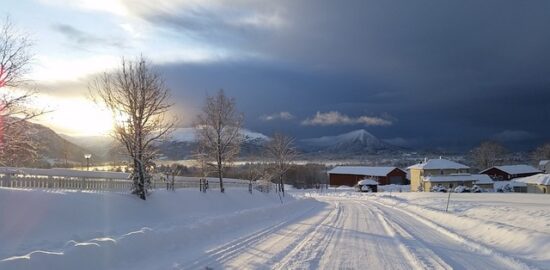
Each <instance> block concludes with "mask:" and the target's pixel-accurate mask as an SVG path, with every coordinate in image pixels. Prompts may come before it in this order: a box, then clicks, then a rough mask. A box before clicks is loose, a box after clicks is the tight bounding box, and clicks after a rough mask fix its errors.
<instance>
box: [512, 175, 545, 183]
mask: <svg viewBox="0 0 550 270" xmlns="http://www.w3.org/2000/svg"><path fill="white" fill-rule="evenodd" d="M512 181H515V182H520V183H525V184H538V185H545V186H550V174H535V175H531V176H527V177H521V178H516V179H514V180H512Z"/></svg>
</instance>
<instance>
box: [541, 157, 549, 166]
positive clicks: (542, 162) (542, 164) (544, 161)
mask: <svg viewBox="0 0 550 270" xmlns="http://www.w3.org/2000/svg"><path fill="white" fill-rule="evenodd" d="M547 164H550V160H549V159H545V160H541V161H540V162H539V166H541V167H544V166H546V165H547Z"/></svg>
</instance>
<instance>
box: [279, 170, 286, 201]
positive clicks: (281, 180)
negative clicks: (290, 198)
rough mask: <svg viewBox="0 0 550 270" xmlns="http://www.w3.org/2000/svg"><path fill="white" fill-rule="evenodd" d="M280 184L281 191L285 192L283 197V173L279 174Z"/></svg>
mask: <svg viewBox="0 0 550 270" xmlns="http://www.w3.org/2000/svg"><path fill="white" fill-rule="evenodd" d="M279 185H280V186H281V192H282V193H283V197H284V196H285V185H284V183H283V175H280V176H279Z"/></svg>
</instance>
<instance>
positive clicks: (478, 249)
mask: <svg viewBox="0 0 550 270" xmlns="http://www.w3.org/2000/svg"><path fill="white" fill-rule="evenodd" d="M370 202H372V203H373V204H377V205H379V206H381V207H378V209H379V210H380V211H382V212H383V213H384V216H385V217H388V218H390V219H392V221H394V222H395V223H396V224H397V223H400V221H398V220H397V219H396V217H392V214H390V213H388V211H387V210H383V208H386V209H393V210H394V211H397V212H400V213H403V214H405V215H407V216H409V217H411V218H412V219H413V220H415V221H417V222H420V223H422V224H424V225H426V226H427V227H428V228H430V229H433V230H434V231H435V232H438V233H440V234H442V235H445V236H446V237H447V238H449V239H451V240H453V241H454V242H455V243H456V244H457V245H459V246H464V247H466V248H467V249H469V250H470V251H473V252H475V253H477V254H481V255H485V256H488V257H492V258H493V259H494V260H495V261H499V262H503V263H505V264H506V267H508V268H512V269H538V268H536V267H533V266H531V265H528V264H527V263H525V262H523V261H521V260H519V259H517V258H514V257H512V256H509V255H505V254H502V253H500V252H498V251H496V250H494V249H492V248H489V247H487V246H485V245H483V244H481V243H478V242H476V241H474V240H471V239H469V238H467V237H464V236H462V235H459V234H457V233H455V232H452V231H450V230H449V229H447V228H445V227H443V226H441V225H439V224H437V223H435V222H433V221H430V220H428V219H427V218H424V217H422V216H420V215H418V214H415V213H412V212H410V211H407V210H404V209H400V208H397V207H395V206H392V205H386V204H384V203H382V202H379V201H375V200H371V201H370ZM417 239H418V240H420V239H421V238H417ZM420 241H422V240H420ZM424 244H426V242H424ZM432 250H433V249H432ZM433 251H434V252H436V253H437V250H433ZM464 259H465V260H467V259H468V258H464ZM501 269H502V268H501Z"/></svg>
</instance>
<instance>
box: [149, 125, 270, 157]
mask: <svg viewBox="0 0 550 270" xmlns="http://www.w3.org/2000/svg"><path fill="white" fill-rule="evenodd" d="M241 133H242V135H243V136H244V137H245V141H244V143H243V144H242V145H241V154H240V155H241V156H242V157H247V156H257V155H260V154H261V151H262V145H263V144H264V143H265V142H266V141H268V140H269V137H268V136H266V135H264V134H262V133H259V132H254V131H250V130H247V129H243V130H242V131H241ZM196 147H197V142H196V140H195V131H194V129H193V128H177V129H175V130H174V131H173V132H172V134H171V138H169V139H168V140H167V141H165V142H162V143H160V144H159V145H158V148H159V152H160V153H161V154H162V155H163V156H164V157H165V158H167V159H170V160H181V159H190V158H192V156H193V152H194V151H195V149H196Z"/></svg>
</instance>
